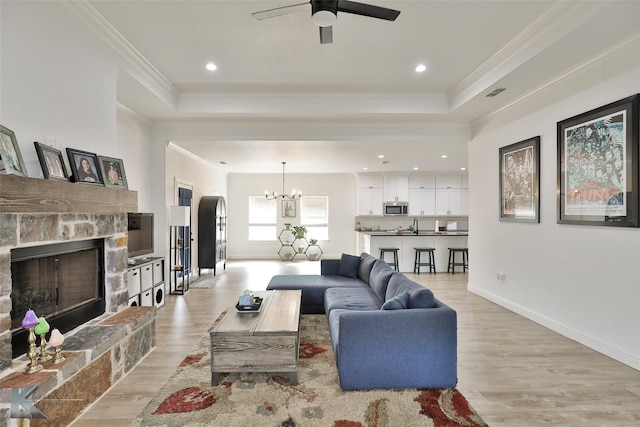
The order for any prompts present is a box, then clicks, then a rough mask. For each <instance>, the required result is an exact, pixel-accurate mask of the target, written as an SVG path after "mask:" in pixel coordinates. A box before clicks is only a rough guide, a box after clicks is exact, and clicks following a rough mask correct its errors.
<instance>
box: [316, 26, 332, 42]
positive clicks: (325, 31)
mask: <svg viewBox="0 0 640 427" xmlns="http://www.w3.org/2000/svg"><path fill="white" fill-rule="evenodd" d="M319 28H320V44H328V43H333V27H331V26H329V27H319Z"/></svg>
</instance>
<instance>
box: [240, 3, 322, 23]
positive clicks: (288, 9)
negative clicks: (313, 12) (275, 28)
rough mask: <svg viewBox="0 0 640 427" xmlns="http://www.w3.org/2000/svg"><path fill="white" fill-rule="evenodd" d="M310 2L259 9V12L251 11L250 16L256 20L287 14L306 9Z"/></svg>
mask: <svg viewBox="0 0 640 427" xmlns="http://www.w3.org/2000/svg"><path fill="white" fill-rule="evenodd" d="M309 3H310V2H308V1H307V2H304V3H299V4H292V5H289V6H282V7H276V8H275V9H267V10H261V11H259V12H253V13H252V14H251V16H253V17H254V18H256V19H257V20H262V19H267V18H274V17H276V16H282V15H288V14H290V13H296V12H300V11H303V10H308V8H309Z"/></svg>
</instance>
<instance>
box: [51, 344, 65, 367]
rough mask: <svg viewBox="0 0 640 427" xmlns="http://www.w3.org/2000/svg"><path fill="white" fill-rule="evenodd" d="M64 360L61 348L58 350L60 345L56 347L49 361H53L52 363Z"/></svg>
mask: <svg viewBox="0 0 640 427" xmlns="http://www.w3.org/2000/svg"><path fill="white" fill-rule="evenodd" d="M61 362H64V356H63V355H62V350H60V346H58V347H56V353H55V356H54V357H53V360H52V361H51V363H53V364H54V365H56V364H58V363H61Z"/></svg>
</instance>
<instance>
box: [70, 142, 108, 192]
mask: <svg viewBox="0 0 640 427" xmlns="http://www.w3.org/2000/svg"><path fill="white" fill-rule="evenodd" d="M67 156H68V157H69V166H71V172H72V173H73V180H74V181H75V182H78V183H82V184H92V185H104V181H103V179H102V173H100V168H99V167H98V156H97V155H96V154H95V153H89V152H88V151H82V150H76V149H75V148H67Z"/></svg>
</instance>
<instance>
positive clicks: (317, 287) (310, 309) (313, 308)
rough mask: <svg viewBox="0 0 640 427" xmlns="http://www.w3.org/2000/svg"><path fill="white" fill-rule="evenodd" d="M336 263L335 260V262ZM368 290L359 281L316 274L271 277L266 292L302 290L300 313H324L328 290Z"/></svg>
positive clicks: (364, 284)
mask: <svg viewBox="0 0 640 427" xmlns="http://www.w3.org/2000/svg"><path fill="white" fill-rule="evenodd" d="M336 261H337V260H336ZM358 286H359V287H362V288H367V289H368V288H369V285H367V284H366V283H364V282H363V281H362V280H359V279H348V278H346V277H343V276H338V275H332V276H322V275H318V274H279V275H276V276H273V277H272V278H271V281H270V282H269V285H268V286H267V290H272V289H285V290H286V289H302V309H301V311H302V313H303V314H309V313H316V314H323V313H324V292H325V290H327V289H329V288H344V287H358ZM380 304H382V302H381V303H380Z"/></svg>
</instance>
